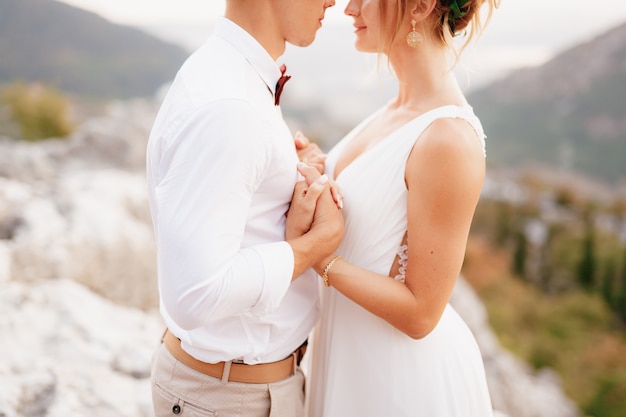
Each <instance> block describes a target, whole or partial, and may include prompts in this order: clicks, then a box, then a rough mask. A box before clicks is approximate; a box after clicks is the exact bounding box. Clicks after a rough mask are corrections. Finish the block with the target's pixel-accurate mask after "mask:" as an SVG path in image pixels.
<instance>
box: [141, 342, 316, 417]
mask: <svg viewBox="0 0 626 417" xmlns="http://www.w3.org/2000/svg"><path fill="white" fill-rule="evenodd" d="M152 402H153V405H154V414H155V417H175V416H178V415H180V416H185V417H196V416H203V417H204V416H219V417H303V416H304V375H303V373H302V371H301V370H300V368H298V369H297V370H296V373H295V374H294V375H293V376H291V377H289V378H287V379H284V380H282V381H279V382H275V383H271V384H246V383H241V382H226V383H223V382H222V381H221V380H220V379H218V378H214V377H211V376H208V375H205V374H203V373H200V372H198V371H195V370H194V369H191V368H189V367H188V366H186V365H184V364H183V363H181V362H179V361H178V360H176V358H174V357H173V356H172V354H171V353H170V352H169V351H168V350H167V349H166V348H165V346H164V345H163V344H161V345H160V346H159V348H158V349H157V351H156V353H155V355H154V358H153V362H152Z"/></svg>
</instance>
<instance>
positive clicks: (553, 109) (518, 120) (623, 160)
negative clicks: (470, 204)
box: [468, 24, 626, 183]
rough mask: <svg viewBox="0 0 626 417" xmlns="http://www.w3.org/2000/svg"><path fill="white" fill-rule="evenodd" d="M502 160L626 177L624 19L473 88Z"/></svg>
mask: <svg viewBox="0 0 626 417" xmlns="http://www.w3.org/2000/svg"><path fill="white" fill-rule="evenodd" d="M468 99H469V100H470V102H471V103H472V105H473V106H474V109H475V111H476V113H477V114H478V115H479V116H480V118H481V120H482V122H483V124H484V127H485V131H486V132H487V137H488V138H487V140H488V145H487V149H488V159H489V161H490V163H491V164H493V165H495V166H499V167H519V166H523V165H528V164H534V165H547V166H551V167H555V166H556V167H558V168H560V169H562V170H564V171H569V172H575V173H581V174H584V175H586V176H589V177H592V178H595V179H599V180H603V181H605V182H608V183H616V182H618V181H621V180H624V179H626V24H624V25H622V26H619V27H617V28H614V29H612V30H610V31H608V32H606V33H605V34H603V35H601V36H599V37H597V38H595V39H593V40H591V41H589V42H587V43H584V44H581V45H578V46H576V47H573V48H571V49H569V50H566V51H564V52H563V53H561V54H559V55H557V56H556V57H555V58H554V59H552V60H551V61H549V62H547V63H546V64H544V65H543V66H540V67H536V68H526V69H521V70H518V71H516V72H513V73H511V74H510V75H509V76H507V77H506V78H503V79H501V80H499V81H497V82H494V83H492V84H490V85H489V86H487V87H485V88H483V89H480V90H477V91H475V92H473V93H471V94H469V97H468Z"/></svg>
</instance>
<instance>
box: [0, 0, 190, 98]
mask: <svg viewBox="0 0 626 417" xmlns="http://www.w3.org/2000/svg"><path fill="white" fill-rule="evenodd" d="M186 56H187V52H186V51H185V50H184V49H183V48H181V47H180V46H176V45H174V44H172V43H168V42H164V41H162V40H159V39H157V38H156V37H153V36H151V35H149V34H147V33H146V32H143V31H141V30H139V29H135V28H131V27H126V26H121V25H117V24H113V23H111V22H109V21H107V20H105V19H103V18H101V17H99V16H97V15H96V14H93V13H90V12H86V11H83V10H81V9H78V8H74V7H71V6H68V5H66V4H64V3H60V2H57V1H54V0H0V57H2V59H0V85H2V84H7V83H11V82H14V81H16V80H22V81H29V82H30V81H43V82H46V83H50V84H52V85H54V86H56V87H58V88H60V89H61V90H63V91H65V92H68V93H73V94H77V95H79V96H87V97H94V98H126V97H135V96H148V95H153V94H154V93H155V92H156V90H157V89H158V88H159V87H160V86H161V85H163V84H164V83H166V82H168V81H170V80H171V79H172V78H173V77H174V75H175V73H176V70H177V69H178V67H179V66H180V64H181V63H182V62H183V61H184V59H185V58H186Z"/></svg>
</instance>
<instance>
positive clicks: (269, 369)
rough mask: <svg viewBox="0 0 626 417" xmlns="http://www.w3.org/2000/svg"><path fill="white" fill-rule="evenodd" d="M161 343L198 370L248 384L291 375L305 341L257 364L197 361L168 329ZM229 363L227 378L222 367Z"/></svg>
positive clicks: (278, 379)
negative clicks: (273, 359) (282, 356)
mask: <svg viewBox="0 0 626 417" xmlns="http://www.w3.org/2000/svg"><path fill="white" fill-rule="evenodd" d="M163 344H164V345H165V347H166V348H167V350H169V352H170V353H171V354H172V356H174V357H175V358H176V359H178V360H179V361H180V362H182V363H184V364H185V365H187V366H188V367H190V368H192V369H195V370H196V371H198V372H202V373H203V374H206V375H209V376H212V377H215V378H220V379H223V380H228V381H233V382H246V383H249V384H269V383H272V382H277V381H281V380H283V379H285V378H288V377H290V376H291V375H293V373H294V371H295V369H296V366H298V365H300V361H301V360H302V357H303V356H304V353H305V352H306V341H305V342H304V343H303V344H302V345H301V346H300V347H299V348H298V349H296V350H295V352H293V353H292V354H291V355H289V356H287V357H286V358H285V359H283V360H280V361H277V362H271V363H262V364H258V365H247V364H245V363H234V362H218V363H207V362H202V361H199V360H198V359H196V358H194V357H193V356H191V355H190V354H188V353H187V352H185V351H184V350H183V348H182V346H181V345H180V339H178V338H177V337H176V336H174V334H173V333H172V332H170V331H168V330H166V331H165V334H164V335H163ZM229 365H230V372H229V373H228V378H224V377H225V376H226V375H224V369H225V368H226V367H227V366H229ZM224 382H225V381H224Z"/></svg>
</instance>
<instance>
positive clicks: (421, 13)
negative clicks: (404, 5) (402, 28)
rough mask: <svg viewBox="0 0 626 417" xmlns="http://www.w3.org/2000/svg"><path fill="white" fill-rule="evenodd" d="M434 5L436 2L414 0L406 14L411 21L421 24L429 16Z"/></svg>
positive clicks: (433, 0)
mask: <svg viewBox="0 0 626 417" xmlns="http://www.w3.org/2000/svg"><path fill="white" fill-rule="evenodd" d="M436 5H437V0H414V1H413V2H412V3H410V5H409V8H408V14H409V15H411V19H412V20H415V21H416V22H421V21H423V20H425V19H426V18H427V17H428V16H430V14H431V13H432V12H433V10H434V9H435V6H436Z"/></svg>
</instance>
